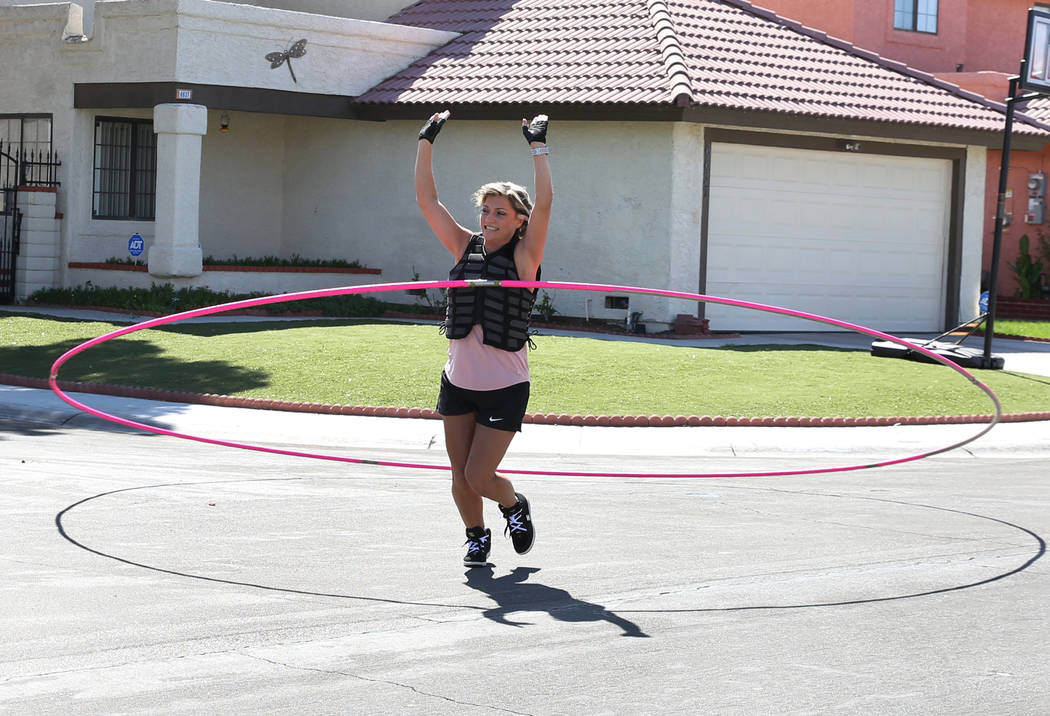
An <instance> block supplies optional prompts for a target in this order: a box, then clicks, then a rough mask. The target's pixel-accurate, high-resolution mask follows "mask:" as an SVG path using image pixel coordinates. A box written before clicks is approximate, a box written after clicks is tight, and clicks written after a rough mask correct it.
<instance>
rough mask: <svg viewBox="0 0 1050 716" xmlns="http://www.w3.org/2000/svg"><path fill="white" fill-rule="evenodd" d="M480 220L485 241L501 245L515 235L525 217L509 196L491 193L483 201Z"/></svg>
mask: <svg viewBox="0 0 1050 716" xmlns="http://www.w3.org/2000/svg"><path fill="white" fill-rule="evenodd" d="M478 222H479V224H480V226H481V234H482V235H483V236H484V237H485V242H486V243H488V244H491V243H493V242H494V243H495V244H497V245H501V244H505V243H506V242H508V241H510V240H511V239H512V238H513V237H514V232H515V231H517V230H518V227H520V226H521V225H522V224H524V223H525V217H524V216H522V215H520V214H518V213H517V212H515V211H514V205H513V204H511V203H510V199H508V198H507V197H505V196H499V195H498V194H489V195H488V196H486V197H485V198H484V200H483V201H482V203H481V215H480V216H479V217H478Z"/></svg>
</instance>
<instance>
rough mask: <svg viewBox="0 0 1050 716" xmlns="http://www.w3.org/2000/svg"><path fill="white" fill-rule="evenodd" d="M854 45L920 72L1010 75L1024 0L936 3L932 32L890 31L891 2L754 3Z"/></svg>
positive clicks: (1017, 55)
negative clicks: (932, 33) (935, 17)
mask: <svg viewBox="0 0 1050 716" xmlns="http://www.w3.org/2000/svg"><path fill="white" fill-rule="evenodd" d="M755 4H756V5H759V6H762V7H765V8H768V9H770V10H772V11H773V12H775V13H777V14H778V15H781V16H783V17H787V18H791V19H792V20H798V21H799V22H801V23H802V24H804V25H808V26H809V27H814V28H817V29H820V30H823V31H824V32H826V33H828V34H829V35H833V36H835V37H839V38H842V39H843V40H846V41H848V42H852V43H853V44H854V45H857V46H858V47H863V48H864V49H866V50H871V51H872V52H877V53H878V54H880V55H882V56H883V57H888V58H890V59H893V60H897V61H899V62H904V63H905V64H907V65H910V66H911V67H914V68H916V69H919V70H923V71H924V72H955V71H956V68H957V67H958V66H959V65H962V66H963V69H962V71H964V72H978V71H981V70H995V71H998V72H1009V73H1012V74H1015V73H1016V72H1017V70H1018V65H1019V63H1020V60H1021V54H1022V53H1023V51H1024V48H1023V46H1024V34H1025V20H1026V17H1027V13H1028V8H1029V7H1030V6H1031V5H1032V3H1031V2H1029V0H940V5H939V8H938V13H937V15H938V26H937V34H936V35H931V34H927V33H923V32H909V31H906V30H895V29H894V28H893V0H757V2H756V3H755Z"/></svg>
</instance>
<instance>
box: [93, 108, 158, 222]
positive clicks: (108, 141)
mask: <svg viewBox="0 0 1050 716" xmlns="http://www.w3.org/2000/svg"><path fill="white" fill-rule="evenodd" d="M93 177H94V180H93V189H92V205H91V216H92V218H95V219H149V220H152V219H153V218H154V217H155V215H156V202H157V135H156V134H154V133H153V120H150V119H124V118H111V117H97V118H96V119H95V165H94V172H93Z"/></svg>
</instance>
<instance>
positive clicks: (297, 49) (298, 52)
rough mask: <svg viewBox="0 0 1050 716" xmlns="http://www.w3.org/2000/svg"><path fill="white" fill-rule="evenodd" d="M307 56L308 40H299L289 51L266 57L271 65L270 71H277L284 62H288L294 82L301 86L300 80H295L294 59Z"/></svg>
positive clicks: (273, 53)
mask: <svg viewBox="0 0 1050 716" xmlns="http://www.w3.org/2000/svg"><path fill="white" fill-rule="evenodd" d="M305 54H306V40H305V39H303V40H299V41H298V42H295V43H293V44H292V46H291V47H289V48H288V49H287V50H284V51H283V52H271V53H269V54H268V55H266V60H267V61H268V62H269V63H270V69H271V70H276V69H277V68H278V67H280V66H281V65H282V64H284V61H285V60H287V61H288V71H289V72H290V73H291V75H292V82H294V83H296V84H299V80H297V79H295V72H294V71H293V70H292V58H293V57H294V58H299V57H302V56H303V55H305Z"/></svg>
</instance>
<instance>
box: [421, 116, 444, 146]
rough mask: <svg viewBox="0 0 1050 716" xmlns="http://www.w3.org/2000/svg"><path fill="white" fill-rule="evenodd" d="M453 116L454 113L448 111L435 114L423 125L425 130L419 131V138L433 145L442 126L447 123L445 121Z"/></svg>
mask: <svg viewBox="0 0 1050 716" xmlns="http://www.w3.org/2000/svg"><path fill="white" fill-rule="evenodd" d="M451 114H452V113H451V112H449V111H448V110H447V109H446V110H445V111H444V112H435V113H434V114H433V115H431V117H430V119H428V120H427V123H426V124H424V125H423V129H421V130H419V138H420V139H425V140H427V141H428V142H430V143H431V144H433V143H434V139H435V138H436V137H437V135H438V132H440V131H441V125H443V124H444V123H445V120H446V119H448V118H449V116H450V115H451Z"/></svg>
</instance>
